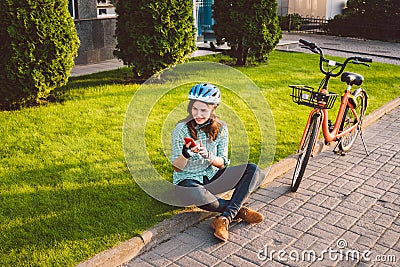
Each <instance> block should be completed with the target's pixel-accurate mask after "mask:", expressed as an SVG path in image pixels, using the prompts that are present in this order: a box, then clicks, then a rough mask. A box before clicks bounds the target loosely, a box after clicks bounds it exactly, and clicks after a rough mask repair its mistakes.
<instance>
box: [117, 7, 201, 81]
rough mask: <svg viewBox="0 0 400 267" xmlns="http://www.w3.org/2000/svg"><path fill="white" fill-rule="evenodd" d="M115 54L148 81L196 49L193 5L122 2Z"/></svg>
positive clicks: (118, 10) (119, 10)
mask: <svg viewBox="0 0 400 267" xmlns="http://www.w3.org/2000/svg"><path fill="white" fill-rule="evenodd" d="M116 12H117V14H118V18H117V29H116V35H117V47H116V50H115V51H114V54H115V55H116V56H117V57H118V58H120V59H122V60H123V61H124V63H125V64H127V65H129V66H132V70H133V72H134V74H135V75H137V76H138V77H140V76H141V77H144V78H147V77H149V76H151V75H152V74H155V73H157V72H159V71H161V70H162V69H164V68H167V67H170V66H173V65H175V64H177V63H180V62H182V61H183V60H184V59H185V58H186V56H187V55H188V54H189V53H191V52H193V51H194V50H195V49H196V45H195V29H194V23H193V21H194V19H193V13H192V12H193V2H192V1H188V0H170V1H159V0H119V1H118V2H117V7H116Z"/></svg>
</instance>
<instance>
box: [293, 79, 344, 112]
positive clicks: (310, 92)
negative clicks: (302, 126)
mask: <svg viewBox="0 0 400 267" xmlns="http://www.w3.org/2000/svg"><path fill="white" fill-rule="evenodd" d="M289 87H291V88H292V94H291V95H290V96H291V97H292V100H293V102H294V103H296V104H298V105H304V106H308V107H313V108H321V109H331V108H332V107H333V104H335V101H336V98H337V96H338V94H335V93H329V94H327V95H325V94H321V93H319V92H318V91H315V90H314V88H313V87H310V86H306V85H289Z"/></svg>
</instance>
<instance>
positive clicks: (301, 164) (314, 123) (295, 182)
mask: <svg viewBox="0 0 400 267" xmlns="http://www.w3.org/2000/svg"><path fill="white" fill-rule="evenodd" d="M320 118H321V117H320V116H319V114H314V115H313V116H312V118H311V121H310V124H309V126H308V129H307V133H306V136H305V138H304V142H303V144H302V146H301V148H300V151H299V157H298V158H297V163H296V168H295V169H294V173H293V178H292V185H291V189H290V190H291V191H292V192H296V191H297V189H298V188H299V185H300V182H301V179H302V178H303V175H304V172H305V170H306V167H307V164H308V160H309V159H310V156H311V153H312V151H313V148H314V143H315V139H316V138H317V133H318V128H319V125H320V123H319V121H320Z"/></svg>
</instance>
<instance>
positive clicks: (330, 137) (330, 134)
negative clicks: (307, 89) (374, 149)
mask: <svg viewBox="0 0 400 267" xmlns="http://www.w3.org/2000/svg"><path fill="white" fill-rule="evenodd" d="M350 88H351V86H350V85H349V86H347V88H346V90H345V92H344V94H343V96H342V99H341V103H340V107H339V111H338V113H337V116H336V120H335V124H334V126H333V129H332V131H329V124H328V110H327V109H320V108H315V109H313V110H312V111H311V112H310V115H309V116H308V120H307V124H306V127H305V130H304V132H303V136H302V137H301V141H300V145H299V148H301V147H302V145H303V143H304V138H305V136H306V134H307V129H308V126H309V125H310V121H311V118H312V116H313V115H314V114H316V113H318V114H320V115H321V116H322V133H323V136H324V139H325V141H327V142H332V141H336V140H338V139H339V138H341V137H342V136H344V135H346V134H348V133H350V132H352V131H354V130H355V129H356V128H357V127H358V124H355V125H353V126H351V127H349V128H348V129H346V130H344V131H341V132H339V131H340V126H341V124H342V120H343V115H344V112H345V110H346V107H347V106H348V105H349V95H350ZM327 92H328V91H327V89H326V88H322V89H321V90H320V93H325V94H326V93H327ZM349 107H350V109H351V110H352V112H353V110H354V108H352V107H351V105H349ZM353 114H354V115H355V116H356V118H357V119H358V114H357V113H356V112H353ZM318 129H319V130H318V135H317V136H319V134H320V132H321V121H320V125H319V126H318ZM314 146H315V143H314Z"/></svg>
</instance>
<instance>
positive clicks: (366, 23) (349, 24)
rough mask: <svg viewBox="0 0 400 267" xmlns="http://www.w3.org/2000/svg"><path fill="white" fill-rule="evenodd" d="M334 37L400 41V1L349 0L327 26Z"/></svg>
mask: <svg viewBox="0 0 400 267" xmlns="http://www.w3.org/2000/svg"><path fill="white" fill-rule="evenodd" d="M327 31H328V33H330V34H332V35H341V36H351V37H358V38H360V37H361V38H367V39H375V40H383V41H400V1H399V0H349V1H347V7H346V9H344V11H343V14H342V15H337V16H335V18H334V19H332V20H330V21H329V23H328V25H327Z"/></svg>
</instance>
